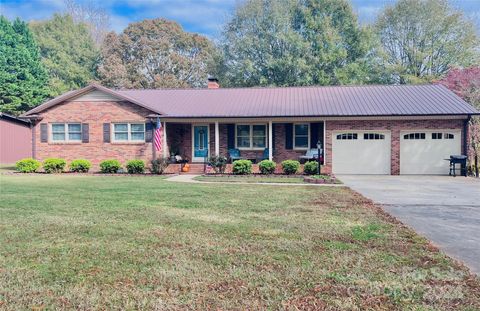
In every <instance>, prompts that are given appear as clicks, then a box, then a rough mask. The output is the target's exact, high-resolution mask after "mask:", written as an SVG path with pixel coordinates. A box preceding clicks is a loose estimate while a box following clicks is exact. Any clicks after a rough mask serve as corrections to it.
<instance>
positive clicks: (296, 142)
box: [293, 123, 310, 149]
mask: <svg viewBox="0 0 480 311" xmlns="http://www.w3.org/2000/svg"><path fill="white" fill-rule="evenodd" d="M309 146H310V124H308V123H298V124H294V125H293V148H294V149H308V148H309Z"/></svg>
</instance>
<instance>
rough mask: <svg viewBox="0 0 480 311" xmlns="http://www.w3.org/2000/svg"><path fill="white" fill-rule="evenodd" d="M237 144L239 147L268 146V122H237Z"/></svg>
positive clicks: (257, 147)
mask: <svg viewBox="0 0 480 311" xmlns="http://www.w3.org/2000/svg"><path fill="white" fill-rule="evenodd" d="M235 145H236V147H237V148H238V149H264V148H266V147H267V125H266V124H237V125H236V126H235Z"/></svg>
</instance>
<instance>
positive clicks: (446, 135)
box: [432, 133, 455, 140]
mask: <svg viewBox="0 0 480 311" xmlns="http://www.w3.org/2000/svg"><path fill="white" fill-rule="evenodd" d="M432 139H436V140H438V139H455V135H454V134H451V133H432Z"/></svg>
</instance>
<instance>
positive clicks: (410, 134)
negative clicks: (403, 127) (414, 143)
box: [403, 133, 425, 139]
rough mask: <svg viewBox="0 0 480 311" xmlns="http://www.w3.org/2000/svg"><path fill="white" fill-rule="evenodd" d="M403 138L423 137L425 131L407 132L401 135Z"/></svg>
mask: <svg viewBox="0 0 480 311" xmlns="http://www.w3.org/2000/svg"><path fill="white" fill-rule="evenodd" d="M403 139H425V133H409V134H405V135H403Z"/></svg>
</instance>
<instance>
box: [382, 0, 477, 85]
mask: <svg viewBox="0 0 480 311" xmlns="http://www.w3.org/2000/svg"><path fill="white" fill-rule="evenodd" d="M376 28H377V31H378V34H379V37H380V41H381V44H382V48H383V58H384V60H385V62H386V65H387V66H388V68H389V70H390V72H391V74H392V77H393V78H394V81H395V82H399V83H410V82H421V81H429V80H432V79H435V78H438V77H441V76H442V75H444V74H446V73H447V72H448V70H449V68H450V67H452V66H469V65H472V64H475V63H478V44H479V41H478V38H477V36H476V33H475V26H474V25H473V23H471V22H470V21H468V20H467V19H465V18H464V16H463V15H462V13H461V12H460V11H457V10H455V9H453V8H452V7H451V6H449V4H448V2H447V1H446V0H399V1H398V2H397V3H396V4H395V5H394V6H390V7H387V8H386V9H385V10H384V11H383V12H382V13H381V14H380V15H379V17H378V20H377V22H376Z"/></svg>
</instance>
